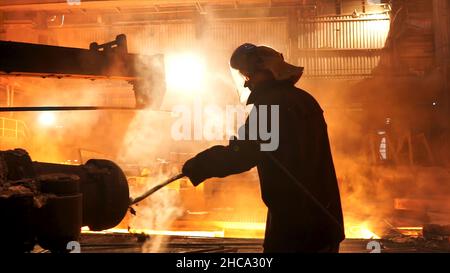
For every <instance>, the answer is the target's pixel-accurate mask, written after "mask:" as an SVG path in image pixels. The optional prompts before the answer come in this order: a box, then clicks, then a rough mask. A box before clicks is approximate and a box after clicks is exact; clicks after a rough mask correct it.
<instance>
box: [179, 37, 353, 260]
mask: <svg viewBox="0 0 450 273" xmlns="http://www.w3.org/2000/svg"><path fill="white" fill-rule="evenodd" d="M230 66H231V68H232V69H235V70H236V71H238V72H239V74H240V75H241V76H242V77H243V78H244V80H245V84H244V86H245V87H248V88H249V89H250V91H251V93H250V96H249V97H248V101H247V104H252V105H253V110H252V111H251V112H250V114H249V116H248V118H247V120H246V123H245V125H243V126H242V127H241V129H240V130H239V133H238V136H237V137H235V138H232V139H231V140H230V142H229V145H228V146H220V145H218V146H213V147H211V148H209V149H207V150H205V151H203V152H201V153H199V154H197V155H196V156H195V157H193V158H191V159H189V160H188V161H187V162H186V163H185V164H184V166H183V170H182V171H183V174H184V175H186V176H187V177H189V179H190V180H191V182H192V183H193V185H194V186H197V185H199V184H200V183H201V182H203V181H204V180H206V179H208V178H211V177H225V176H228V175H231V174H237V173H241V172H245V171H248V170H250V169H251V168H253V167H255V166H256V167H257V169H258V174H259V179H260V185H261V193H262V199H263V201H264V203H265V204H266V205H267V207H268V216H267V223H266V233H265V239H264V252H266V253H273V252H338V251H339V244H340V243H341V241H342V240H343V239H344V237H345V235H344V224H343V217H342V208H341V201H340V195H339V188H338V183H337V179H336V174H335V169H334V164H333V159H332V155H331V150H330V144H329V139H328V133H327V124H326V122H325V119H324V117H323V111H322V109H321V107H320V106H319V104H318V102H317V101H316V100H315V99H314V98H313V97H312V96H311V95H310V94H308V93H307V92H306V91H304V90H301V89H299V88H296V87H295V83H296V82H297V81H298V80H299V79H300V77H301V76H302V74H303V68H302V67H297V66H294V65H291V64H289V63H287V62H285V61H284V58H283V55H282V54H281V53H279V52H277V51H275V50H274V49H272V48H270V47H266V46H256V45H253V44H243V45H241V46H239V47H238V48H237V49H236V50H235V51H234V53H233V54H232V57H231V59H230ZM260 110H264V111H266V112H267V113H266V114H264V113H263V111H260ZM252 115H255V118H252ZM274 117H275V118H274ZM276 118H277V119H276ZM274 120H275V122H274ZM255 121H257V122H255ZM252 122H253V124H252ZM255 125H256V127H258V129H261V126H262V127H268V128H270V127H271V128H270V129H271V130H272V133H273V131H274V130H278V131H277V132H276V133H277V134H276V135H274V134H272V137H273V138H275V137H277V138H278V139H277V140H274V139H270V140H268V139H267V137H264V136H262V135H260V133H261V132H264V130H262V131H261V130H256V131H257V132H258V134H257V135H256V136H255V135H253V136H252V129H251V128H255ZM265 129H267V128H265ZM254 132H255V131H253V133H254ZM274 143H275V144H274Z"/></svg>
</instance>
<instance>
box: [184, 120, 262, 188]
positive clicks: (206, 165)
mask: <svg viewBox="0 0 450 273" xmlns="http://www.w3.org/2000/svg"><path fill="white" fill-rule="evenodd" d="M246 125H247V123H246ZM246 125H244V126H246ZM247 128H248V127H247ZM260 156H261V151H260V145H259V141H257V140H241V138H240V139H237V138H234V139H232V140H230V142H229V145H228V146H220V145H218V146H213V147H211V148H209V149H207V150H205V151H203V152H201V153H199V154H197V155H196V156H195V157H193V158H191V159H189V160H188V161H187V162H186V163H185V164H184V166H183V174H184V175H186V176H187V177H189V179H190V180H191V182H192V183H193V184H194V185H195V186H197V185H198V184H200V183H201V182H203V181H204V180H205V179H207V178H211V177H225V176H228V175H231V174H237V173H241V172H245V171H248V170H250V169H251V168H253V167H255V166H256V165H257V164H258V161H259V158H260Z"/></svg>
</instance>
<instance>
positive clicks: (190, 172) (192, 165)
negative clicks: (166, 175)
mask: <svg viewBox="0 0 450 273" xmlns="http://www.w3.org/2000/svg"><path fill="white" fill-rule="evenodd" d="M198 161H199V160H198V159H197V158H196V157H193V158H191V159H189V160H188V161H186V162H185V163H184V165H183V168H182V172H183V174H184V175H185V176H187V177H188V178H189V180H190V181H191V183H192V185H194V186H198V185H199V184H200V183H202V182H203V181H204V180H205V179H206V178H205V177H204V176H203V175H202V168H201V166H200V164H199V162H198Z"/></svg>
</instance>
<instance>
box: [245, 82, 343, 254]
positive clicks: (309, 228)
mask: <svg viewBox="0 0 450 273" xmlns="http://www.w3.org/2000/svg"><path fill="white" fill-rule="evenodd" d="M250 102H251V103H253V104H254V105H255V106H257V107H258V106H259V105H279V147H278V149H276V150H275V151H273V152H266V154H265V156H263V157H262V159H261V161H260V162H259V164H258V165H257V167H258V172H259V175H260V181H261V191H262V197H263V200H264V202H265V203H266V205H267V206H268V207H269V216H268V218H269V219H268V225H267V231H266V241H265V250H266V251H282V252H286V251H317V250H320V249H322V248H324V247H327V246H329V245H332V244H339V242H341V241H342V240H343V238H344V232H343V219H342V210H341V202H340V196H339V189H338V184H337V179H336V174H335V170H334V165H333V160H332V156H331V151H330V144H329V139H328V133H327V125H326V122H325V120H324V117H323V111H322V109H321V108H320V106H319V104H318V103H317V101H316V100H315V99H314V98H313V97H312V96H311V95H310V94H308V93H307V92H305V91H303V90H301V89H298V88H295V87H293V86H291V85H279V86H275V87H271V88H270V89H267V90H264V91H262V92H260V93H259V94H258V95H255V96H253V98H252V101H250ZM294 178H295V179H294ZM297 183H301V185H300V186H299V185H297ZM302 186H304V187H305V188H306V189H307V190H308V192H309V193H310V194H311V195H312V196H314V198H316V199H317V200H318V201H319V202H320V204H321V205H322V209H321V208H320V206H318V205H317V204H315V203H314V202H313V201H312V199H311V196H308V193H305V192H304V191H302V190H301V187H302ZM324 208H325V209H326V210H327V211H328V212H329V214H328V213H326V212H325V211H324V210H323V209H324ZM330 216H332V217H330Z"/></svg>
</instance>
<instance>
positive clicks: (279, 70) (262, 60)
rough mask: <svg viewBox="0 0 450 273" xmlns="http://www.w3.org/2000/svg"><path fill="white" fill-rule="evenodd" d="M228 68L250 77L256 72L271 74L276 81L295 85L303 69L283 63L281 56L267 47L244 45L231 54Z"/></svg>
mask: <svg viewBox="0 0 450 273" xmlns="http://www.w3.org/2000/svg"><path fill="white" fill-rule="evenodd" d="M230 66H231V68H233V69H237V70H239V71H240V72H241V73H242V74H244V76H246V77H248V76H251V74H252V73H254V72H255V71H257V70H268V71H270V72H272V74H273V76H274V78H275V79H276V80H278V81H290V82H292V83H296V82H297V81H298V80H299V79H300V77H301V76H302V75H303V70H304V68H303V67H299V66H295V65H292V64H289V63H287V62H285V60H284V57H283V54H281V53H280V52H277V51H276V50H274V49H272V48H270V47H268V46H256V45H254V44H249V43H245V44H243V45H241V46H239V47H238V48H237V49H236V50H235V51H234V52H233V54H232V56H231V59H230Z"/></svg>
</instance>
